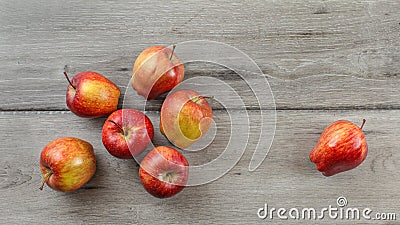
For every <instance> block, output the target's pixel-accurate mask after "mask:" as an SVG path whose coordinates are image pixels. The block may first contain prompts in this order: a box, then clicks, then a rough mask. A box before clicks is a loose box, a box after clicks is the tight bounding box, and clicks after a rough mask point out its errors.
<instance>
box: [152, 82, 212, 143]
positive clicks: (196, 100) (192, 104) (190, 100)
mask: <svg viewBox="0 0 400 225" xmlns="http://www.w3.org/2000/svg"><path fill="white" fill-rule="evenodd" d="M206 98H210V97H208V96H202V95H201V94H200V93H198V92H196V91H193V90H178V91H175V92H173V93H171V94H170V95H168V96H167V98H166V99H165V101H164V102H163V105H162V107H161V112H160V130H161V133H162V134H164V135H165V136H166V137H167V138H168V140H169V141H170V142H171V143H173V144H174V145H175V146H176V147H178V148H181V149H185V148H187V147H189V146H190V145H192V144H193V143H195V142H196V141H198V140H199V139H200V138H201V137H202V136H204V135H205V133H206V132H207V131H208V129H209V128H210V126H211V124H212V117H213V113H212V109H211V106H210V104H209V103H208V101H207V100H206Z"/></svg>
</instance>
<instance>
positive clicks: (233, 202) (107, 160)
mask: <svg viewBox="0 0 400 225" xmlns="http://www.w3.org/2000/svg"><path fill="white" fill-rule="evenodd" d="M236 113H239V114H242V112H240V111H237V112H236ZM255 114H256V111H249V115H250V121H251V122H252V123H251V129H250V130H251V131H250V133H249V134H250V139H249V142H248V146H247V149H246V152H245V154H244V155H243V157H242V158H241V159H240V161H239V163H238V164H237V165H236V166H235V167H234V168H233V169H232V170H231V171H229V172H228V173H227V174H226V175H225V176H223V177H221V178H220V179H217V180H216V181H214V182H211V183H208V184H205V185H200V186H196V187H188V188H186V189H184V190H183V192H182V193H180V194H179V195H177V196H175V197H173V198H171V199H165V200H159V199H156V198H154V197H152V196H150V195H149V194H147V193H146V192H145V191H144V189H143V188H142V186H141V184H140V181H139V177H138V166H137V165H136V163H135V162H134V161H132V160H119V159H116V158H113V157H112V156H111V155H109V154H108V153H107V152H106V150H105V149H104V147H103V146H102V144H101V135H100V133H101V132H100V130H101V126H102V123H103V121H104V118H99V119H91V120H87V119H82V118H77V117H76V116H74V115H73V114H71V113H64V112H15V113H9V112H6V113H1V115H0V127H2V128H3V129H2V130H5V133H4V134H3V138H4V140H7V141H3V142H1V143H0V151H1V154H2V157H1V158H0V165H2V166H1V168H0V178H1V179H0V197H1V199H2V201H0V208H1V209H2V210H1V211H0V217H1V218H2V221H3V222H5V221H7V223H8V224H10V223H11V224H21V223H22V224H27V223H28V224H31V223H41V224H54V223H65V224H80V223H96V224H98V223H101V224H108V223H122V224H125V223H126V224H129V223H134V224H149V223H150V224H188V223H191V224H193V223H195V224H199V223H200V224H204V223H214V224H222V223H224V224H255V223H267V222H273V223H274V224H275V223H277V224H287V223H296V221H291V220H288V221H280V220H279V219H278V218H276V217H275V218H274V219H273V220H272V221H271V220H270V219H266V220H265V221H264V220H261V219H259V218H258V217H257V210H258V209H259V208H260V207H263V206H264V204H265V203H267V204H269V206H270V207H285V208H291V207H298V208H304V207H314V208H317V209H321V208H323V207H328V205H332V206H334V207H335V206H336V199H337V198H338V197H339V196H345V197H346V198H347V199H348V203H349V204H348V207H359V208H365V207H369V208H371V209H372V210H373V212H374V213H375V212H397V213H398V212H399V210H400V208H399V205H398V204H397V203H398V199H399V197H400V191H399V189H398V188H397V187H398V181H399V179H400V177H399V173H398V170H399V161H400V153H399V151H398V138H397V137H398V135H399V130H400V123H399V121H400V116H399V115H400V111H398V110H384V111H380V110H372V111H370V110H361V111H353V110H329V111H324V110H317V111H313V110H294V111H292V110H284V111H278V120H277V126H276V128H277V130H276V135H275V139H274V143H273V145H272V148H271V151H270V152H269V154H268V157H267V159H266V160H265V161H264V162H263V164H262V165H261V166H260V167H259V168H258V169H257V170H255V171H253V172H249V171H248V164H249V160H250V158H251V156H252V153H253V149H254V147H255V144H256V141H257V139H256V137H257V132H258V131H257V130H258V129H259V125H258V124H259V123H258V121H257V120H254V115H255ZM267 115H268V112H267ZM149 116H150V118H151V119H152V121H154V124H155V127H156V134H155V138H154V143H155V144H156V145H161V144H168V143H167V141H166V140H165V139H164V138H163V137H162V136H161V134H160V133H159V131H158V125H157V123H156V122H157V120H158V116H159V115H158V113H156V112H151V113H149ZM215 118H216V122H217V125H218V127H222V128H226V127H229V118H228V117H227V115H226V114H224V113H223V111H217V112H216V113H215ZM361 118H366V119H367V124H366V126H365V127H364V130H365V133H366V136H367V142H368V145H369V154H368V157H367V159H366V160H365V161H364V162H363V164H361V165H360V166H359V167H358V168H357V169H354V170H351V171H348V172H345V173H342V174H339V175H336V176H333V177H329V178H326V177H323V176H322V175H321V174H320V173H319V172H318V171H316V169H315V168H314V165H313V164H312V163H311V162H310V161H309V159H308V154H309V152H310V150H311V149H312V148H313V146H314V145H315V144H316V142H317V140H318V138H319V135H320V133H321V132H322V130H323V129H324V128H325V127H326V126H327V125H328V124H329V123H331V122H332V121H334V120H337V119H348V120H351V121H353V122H355V123H357V122H359V121H360V120H361ZM382 118H385V119H384V120H383V119H382ZM10 121H12V122H11V123H10ZM240 123H243V125H244V124H245V118H243V120H241V121H240ZM6 127H7V129H4V128H6ZM72 128H73V129H72ZM61 136H75V137H79V138H82V139H84V140H87V141H89V142H91V143H92V144H93V145H94V148H95V152H96V157H97V159H98V170H97V173H96V175H95V176H94V178H93V179H92V180H91V181H90V182H89V183H88V184H87V185H86V186H85V187H84V188H82V189H80V190H79V191H77V192H74V193H69V194H65V193H59V192H56V191H53V190H51V189H49V188H48V187H46V188H45V189H44V190H43V191H40V190H39V189H38V186H39V184H40V180H41V175H40V170H39V166H38V160H39V153H40V151H41V149H42V148H43V147H44V145H46V144H47V142H49V141H50V140H52V139H55V138H57V137H61ZM228 139H229V132H221V133H218V135H217V137H216V139H215V140H214V142H213V144H212V145H211V146H212V148H211V149H209V148H210V147H209V148H206V149H204V150H202V151H199V152H195V153H193V152H184V154H185V155H186V156H187V157H188V160H189V162H191V163H193V162H196V163H199V161H200V164H201V163H205V162H204V159H207V161H209V160H212V159H214V158H215V157H216V156H218V155H219V154H220V153H221V149H223V148H225V147H226V143H225V142H224V140H228ZM199 159H203V161H201V160H199ZM371 215H374V214H371ZM298 222H299V221H297V223H298ZM303 222H304V221H303ZM316 222H317V223H318V224H332V223H335V224H349V221H346V220H330V219H325V220H321V221H316ZM353 222H354V224H388V223H385V221H366V220H360V221H352V224H353ZM386 222H388V221H386ZM389 222H390V221H389ZM306 223H308V222H307V221H306ZM390 224H394V223H390Z"/></svg>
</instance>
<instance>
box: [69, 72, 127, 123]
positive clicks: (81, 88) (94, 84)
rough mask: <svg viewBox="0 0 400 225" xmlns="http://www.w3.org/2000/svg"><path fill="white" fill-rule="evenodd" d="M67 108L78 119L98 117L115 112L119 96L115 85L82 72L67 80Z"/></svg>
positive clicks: (96, 74)
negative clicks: (78, 117)
mask: <svg viewBox="0 0 400 225" xmlns="http://www.w3.org/2000/svg"><path fill="white" fill-rule="evenodd" d="M64 75H65V77H66V78H67V80H68V82H69V86H68V89H67V100H66V102H67V106H68V108H69V109H70V110H71V111H72V112H73V113H75V114H76V115H78V116H80V117H99V116H104V115H108V114H110V113H112V112H114V111H115V110H117V106H118V100H119V96H120V94H121V92H120V90H119V88H118V86H117V85H115V84H114V83H113V82H111V81H110V80H108V79H107V78H105V77H104V76H103V75H101V74H99V73H96V72H82V73H78V74H77V75H75V76H74V78H73V79H72V80H69V78H68V75H67V73H66V72H64Z"/></svg>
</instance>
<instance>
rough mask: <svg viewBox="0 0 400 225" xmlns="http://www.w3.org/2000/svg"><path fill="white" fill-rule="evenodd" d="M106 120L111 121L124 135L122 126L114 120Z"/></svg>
mask: <svg viewBox="0 0 400 225" xmlns="http://www.w3.org/2000/svg"><path fill="white" fill-rule="evenodd" d="M108 122H110V123H113V124H114V125H115V126H117V127H118V129H119V130H120V131H121V132H122V133H123V134H124V136H126V133H125V130H124V128H122V127H121V126H120V125H119V124H118V123H116V122H115V121H114V120H108Z"/></svg>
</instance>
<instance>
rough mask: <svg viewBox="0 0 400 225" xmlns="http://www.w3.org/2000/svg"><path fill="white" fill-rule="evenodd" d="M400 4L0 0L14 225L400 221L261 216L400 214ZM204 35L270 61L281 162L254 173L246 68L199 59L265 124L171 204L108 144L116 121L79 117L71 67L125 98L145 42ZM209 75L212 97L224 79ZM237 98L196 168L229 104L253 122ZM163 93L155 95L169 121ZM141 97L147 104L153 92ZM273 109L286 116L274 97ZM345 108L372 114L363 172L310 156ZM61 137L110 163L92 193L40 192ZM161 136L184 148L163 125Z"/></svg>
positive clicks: (198, 69)
mask: <svg viewBox="0 0 400 225" xmlns="http://www.w3.org/2000/svg"><path fill="white" fill-rule="evenodd" d="M399 11H400V2H399V1H397V0H391V1H351V2H350V1H344V0H343V1H304V0H295V1H274V0H269V1H258V0H257V1H247V2H239V1H237V2H232V1H226V0H223V1H217V2H215V1H202V2H198V1H192V2H186V3H181V2H179V1H177V2H165V1H155V2H154V1H153V2H150V1H139V2H137V1H127V0H120V1H95V0H89V1H78V0H76V1H69V2H61V1H48V0H33V1H22V0H15V1H0V90H1V95H0V100H1V103H0V129H1V130H2V132H1V142H0V200H1V201H0V218H1V220H0V224H38V223H40V224H81V223H95V224H111V223H117V224H129V223H137V224H177V223H180V224H193V223H195V224H208V223H214V224H256V223H260V224H265V223H274V224H287V223H289V224H290V223H294V224H349V223H351V224H367V223H369V224H399V222H398V220H399V218H397V220H396V221H376V220H371V221H365V220H360V221H347V220H330V219H324V220H318V221H307V220H305V221H303V220H300V221H294V220H288V221H281V220H279V219H278V218H274V220H272V221H271V220H268V219H267V220H260V219H258V217H257V210H258V208H260V207H263V206H264V204H265V203H268V205H269V206H270V207H276V208H279V207H285V208H291V207H297V208H303V207H314V208H317V209H321V208H323V207H327V206H328V205H332V206H334V207H335V206H336V199H337V198H338V197H339V196H345V197H346V198H347V199H348V201H349V207H359V208H365V207H369V208H371V209H372V210H373V212H374V213H375V212H389V213H390V212H395V213H397V217H399V215H400V207H399V204H398V199H400V191H399V189H398V186H399V184H400V179H399V178H400V177H399V174H398V171H399V160H400V153H399V151H398V146H399V144H400V143H399V140H398V136H399V130H400V116H399V115H400V111H399V109H400V98H399V96H400V88H399V87H400V79H399V77H400V76H399V71H400V24H399V23H400V14H399ZM189 40H212V41H219V42H223V43H226V44H229V45H231V46H233V47H235V48H238V49H239V50H241V51H243V52H244V53H245V54H247V55H248V56H249V57H250V58H252V59H253V60H254V61H255V63H257V65H258V66H259V67H260V69H261V71H262V74H263V75H262V76H259V77H258V78H256V80H252V81H254V82H255V83H258V86H257V87H256V88H261V89H262V88H265V87H264V86H263V83H262V81H263V80H264V79H267V80H268V82H269V84H270V86H271V90H272V93H273V96H274V98H275V103H276V108H277V109H279V110H278V111H277V124H276V135H275V138H274V142H273V145H272V148H271V151H270V152H269V154H268V157H267V159H266V160H265V161H264V162H263V163H262V165H261V166H260V167H259V168H258V169H257V170H256V171H254V172H249V171H248V166H249V162H250V159H251V157H252V153H253V151H254V147H255V145H256V141H257V135H258V131H259V129H260V127H259V123H258V122H257V116H256V115H257V112H258V111H257V110H258V109H259V108H260V107H259V105H258V104H257V100H256V98H255V96H254V95H253V94H252V92H251V89H250V88H249V87H248V86H247V85H246V83H245V82H244V80H246V79H247V78H246V77H245V78H244V79H242V78H241V77H240V76H239V75H237V74H235V73H234V72H233V71H231V70H229V69H227V68H224V67H223V66H217V65H212V64H210V63H201V62H194V63H188V64H186V65H185V67H186V77H185V78H186V79H190V78H194V77H197V76H201V77H205V76H210V77H214V78H217V79H219V80H221V81H224V82H226V83H227V84H229V85H230V86H231V87H232V88H233V89H234V90H235V91H236V92H237V93H238V94H239V95H240V97H241V98H242V99H243V101H244V106H245V107H246V109H247V112H248V113H249V115H250V119H251V121H252V123H251V127H250V132H249V142H248V148H247V149H246V152H245V153H244V155H243V157H242V159H241V160H240V161H239V163H238V164H237V165H236V166H235V167H234V168H233V169H232V170H231V171H230V172H228V173H227V174H226V175H225V176H223V177H221V178H220V179H218V180H216V181H214V182H212V183H209V184H206V185H201V186H196V187H189V188H186V189H185V190H184V191H183V192H182V193H180V194H179V195H177V196H176V197H173V198H171V199H165V200H159V199H156V198H153V197H152V196H150V195H149V194H147V193H146V192H145V191H144V189H143V188H142V186H141V185H140V181H139V179H138V174H137V170H138V166H137V165H136V164H135V163H134V162H133V161H131V160H117V159H115V158H113V157H111V156H110V155H109V154H108V153H107V152H106V151H105V149H104V148H103V146H102V144H101V133H100V132H101V127H102V123H103V121H104V118H99V119H90V120H87V119H82V118H77V117H76V116H74V115H73V114H71V113H70V112H68V111H67V108H66V105H65V91H66V85H67V84H66V81H65V79H64V78H63V75H62V72H63V71H64V70H67V71H68V72H69V73H70V74H71V75H73V74H75V73H77V72H80V71H84V70H94V71H98V72H100V73H103V74H104V75H106V76H107V77H108V78H109V79H110V80H112V81H114V82H115V83H116V84H118V85H119V86H120V87H121V90H122V92H125V90H126V87H129V86H128V83H129V79H130V76H131V69H132V67H133V61H134V60H135V58H136V56H137V55H138V54H139V53H140V52H141V51H142V50H143V49H145V48H147V47H149V46H151V45H156V44H162V45H169V44H172V43H180V42H183V41H189ZM216 53H217V52H216ZM193 54H195V53H193ZM257 79H259V80H257ZM258 81H259V82H258ZM195 85H197V87H198V88H201V89H204V90H205V91H207V89H208V90H215V89H217V90H219V89H218V88H220V86H218V85H216V84H214V83H210V84H207V85H202V84H198V83H196V82H195ZM265 89H266V88H265ZM266 90H267V89H266ZM128 91H130V93H131V92H132V89H131V88H130V87H129V89H128ZM231 97H232V96H231V95H230V94H229V92H227V91H225V90H221V91H220V95H218V96H216V99H215V100H214V101H213V104H212V105H213V108H214V109H215V115H216V122H217V126H218V127H219V128H221V129H220V130H218V133H217V134H218V135H217V136H216V139H215V140H214V141H213V143H212V145H211V146H210V147H209V148H207V149H205V150H203V151H201V152H186V153H185V154H186V155H187V157H188V158H189V160H190V162H192V163H194V164H201V163H205V162H208V161H210V160H212V159H214V158H216V157H218V155H219V154H221V153H222V151H223V149H222V147H224V146H226V143H227V139H228V136H229V133H230V131H229V129H228V128H229V126H228V124H229V123H228V122H229V119H228V117H227V114H226V113H225V111H224V110H223V109H224V107H225V108H229V109H234V110H233V113H234V114H235V115H239V117H241V118H242V119H240V120H239V121H238V122H239V123H243V124H244V122H245V121H246V114H245V112H246V111H244V108H243V107H242V106H241V105H239V104H237V103H236V102H235V101H233V100H232V98H231ZM121 100H122V99H121ZM162 100H163V97H161V98H159V99H156V100H154V101H151V102H149V103H148V104H147V105H146V109H147V110H149V112H148V113H149V115H150V117H151V119H152V120H153V122H154V125H155V126H156V127H158V122H157V121H158V112H157V111H158V110H159V108H160V105H161V103H162ZM219 100H222V101H220V103H222V104H219V103H218V102H219ZM129 102H130V104H132V105H133V106H134V107H135V106H138V105H140V103H141V98H133V99H132V98H131V97H130V98H129ZM223 105H224V106H223ZM121 106H122V105H121ZM263 109H269V110H267V111H265V112H266V115H269V116H272V115H273V114H272V113H273V111H272V110H273V107H270V106H263ZM343 118H344V119H349V120H352V121H354V122H357V121H360V120H361V118H366V119H367V124H366V126H365V132H366V135H367V140H368V144H369V149H370V152H369V155H368V157H367V159H366V161H365V162H364V163H363V164H362V165H361V166H360V167H359V168H357V169H355V170H352V171H349V172H346V173H342V174H340V175H337V176H334V177H330V178H325V177H323V176H322V175H321V174H319V173H318V172H317V171H316V170H315V168H314V165H313V164H312V163H311V162H310V161H309V160H308V154H309V152H310V150H311V149H312V147H313V146H314V145H315V143H316V141H317V140H318V137H319V134H320V133H321V132H322V130H323V129H324V127H325V126H326V125H328V124H329V123H331V122H332V121H334V120H337V119H343ZM227 127H228V128H227ZM227 129H228V130H227ZM61 136H76V137H80V138H82V139H85V140H87V141H90V142H91V143H92V144H93V145H94V146H95V150H96V155H97V158H98V171H97V173H96V175H95V177H94V178H93V179H92V180H91V181H90V182H89V183H88V184H87V185H86V186H85V188H83V189H81V190H79V191H77V192H74V193H70V194H63V193H58V192H55V191H51V190H50V189H48V188H46V190H44V191H39V190H38V185H39V183H40V179H41V175H40V172H39V167H38V164H39V162H38V159H39V153H40V151H41V149H42V148H43V146H44V145H45V144H46V143H48V142H49V141H50V140H52V139H54V138H56V137H61ZM246 136H247V134H243V138H245V137H246ZM154 144H155V145H168V144H169V143H168V142H167V141H166V140H165V139H164V138H163V137H162V136H161V134H160V133H159V132H158V131H157V133H156V136H155V138H154ZM314 222H315V223H314Z"/></svg>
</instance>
